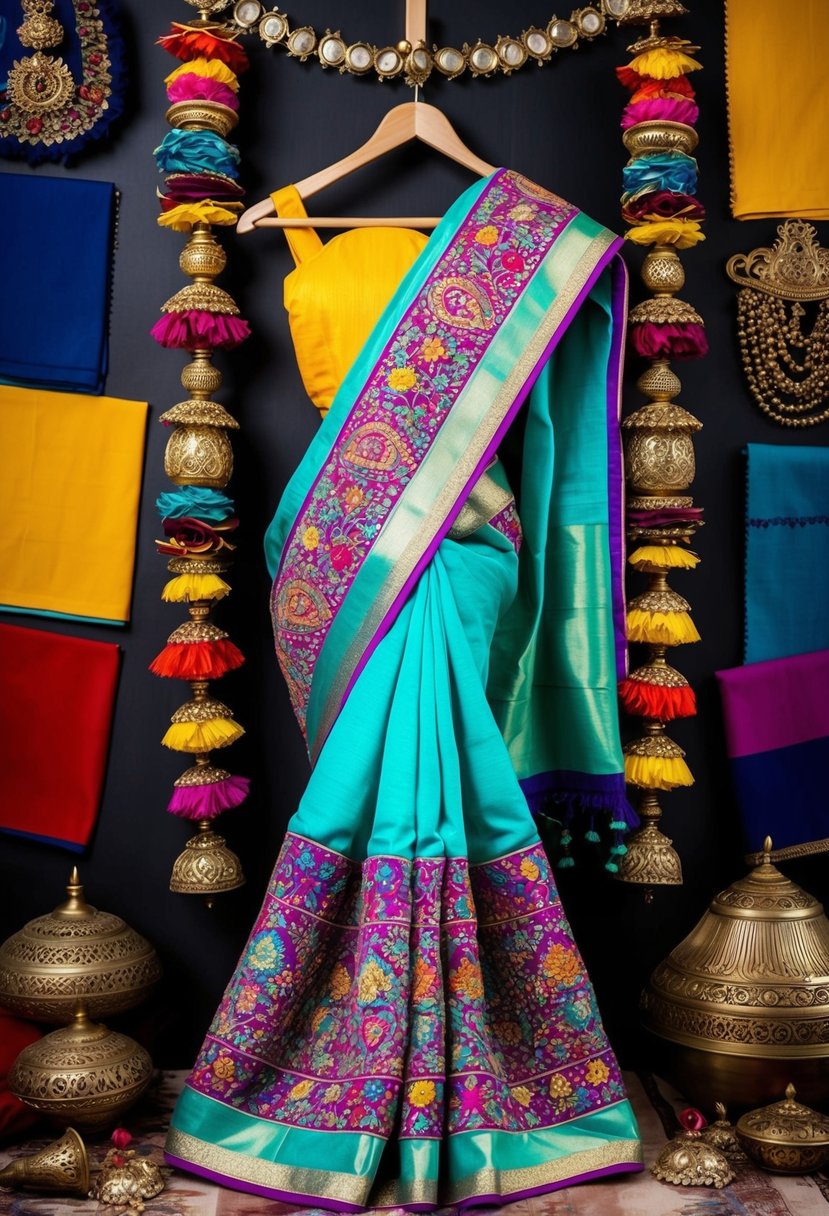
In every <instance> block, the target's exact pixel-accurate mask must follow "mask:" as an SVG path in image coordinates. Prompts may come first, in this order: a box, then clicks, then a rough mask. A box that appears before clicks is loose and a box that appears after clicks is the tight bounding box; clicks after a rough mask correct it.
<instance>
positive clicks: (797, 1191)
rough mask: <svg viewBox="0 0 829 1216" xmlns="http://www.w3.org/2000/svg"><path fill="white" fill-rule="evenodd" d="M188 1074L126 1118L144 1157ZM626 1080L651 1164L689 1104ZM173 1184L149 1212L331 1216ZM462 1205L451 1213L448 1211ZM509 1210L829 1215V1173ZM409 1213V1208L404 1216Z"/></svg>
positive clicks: (608, 1215) (64, 1207) (64, 1208)
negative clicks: (677, 1118)
mask: <svg viewBox="0 0 829 1216" xmlns="http://www.w3.org/2000/svg"><path fill="white" fill-rule="evenodd" d="M186 1075H187V1074H186V1072H184V1071H182V1072H164V1073H160V1074H159V1075H158V1076H157V1078H156V1082H155V1085H154V1086H153V1088H152V1089H151V1091H150V1092H149V1094H148V1095H147V1096H146V1097H145V1098H144V1100H143V1102H142V1104H141V1106H140V1107H139V1108H138V1109H137V1110H136V1111H135V1112H133V1113H132V1115H131V1117H129V1118H128V1119H126V1120H125V1124H126V1126H127V1127H128V1128H129V1129H130V1131H132V1133H133V1135H134V1137H135V1140H134V1143H133V1145H132V1147H133V1148H136V1149H137V1150H138V1151H139V1152H140V1153H144V1154H147V1155H148V1156H150V1157H152V1158H153V1159H154V1160H156V1161H158V1162H159V1163H161V1162H162V1159H163V1158H162V1146H163V1143H164V1136H165V1133H166V1129H167V1121H168V1119H169V1117H170V1112H171V1111H172V1108H173V1105H174V1103H175V1100H176V1097H177V1096H178V1093H179V1091H180V1089H181V1087H182V1085H183V1084H184V1078H185V1076H186ZM624 1079H625V1085H626V1087H627V1090H628V1093H629V1095H630V1099H631V1102H632V1103H633V1108H634V1110H635V1111H636V1116H637V1118H638V1120H639V1127H640V1129H641V1132H642V1139H643V1141H644V1147H645V1163H646V1165H650V1163H651V1162H652V1161H653V1160H654V1158H655V1157H656V1155H657V1153H658V1152H659V1150H660V1149H661V1148H662V1145H663V1144H664V1143H665V1139H666V1137H667V1136H668V1135H669V1134H670V1135H673V1133H674V1131H676V1129H677V1126H678V1124H677V1123H676V1115H675V1112H676V1111H678V1110H680V1109H681V1108H682V1105H683V1103H682V1100H681V1098H680V1097H679V1095H678V1094H676V1093H675V1092H674V1091H672V1090H671V1089H670V1088H669V1087H668V1086H667V1085H665V1084H664V1083H663V1082H662V1081H660V1082H659V1084H658V1086H657V1085H656V1083H655V1082H654V1081H653V1078H650V1077H647V1076H645V1077H642V1078H640V1077H638V1076H637V1075H636V1074H635V1073H625V1076H624ZM51 1138H52V1137H48V1136H47V1137H45V1138H41V1139H37V1140H30V1141H28V1142H26V1143H24V1144H21V1145H15V1146H13V1147H9V1146H6V1148H5V1151H2V1150H0V1167H1V1166H3V1165H5V1164H6V1163H7V1162H8V1161H10V1160H11V1159H12V1158H13V1157H22V1156H26V1155H27V1154H28V1153H32V1152H35V1151H36V1150H37V1149H38V1148H41V1147H42V1146H43V1145H45V1144H47V1143H48V1142H49V1140H50V1139H51ZM89 1148H90V1157H91V1159H92V1164H93V1167H94V1165H95V1163H96V1162H98V1161H100V1160H101V1158H102V1157H103V1155H104V1153H105V1152H106V1148H107V1144H106V1143H98V1142H94V1143H90V1145H89ZM165 1173H166V1174H167V1176H168V1183H167V1188H166V1190H165V1191H163V1192H162V1194H161V1195H159V1196H157V1197H156V1198H155V1199H151V1200H149V1201H148V1202H147V1205H146V1212H147V1216H293V1213H297V1214H298V1216H330V1213H323V1212H322V1211H321V1210H320V1209H318V1208H296V1207H295V1206H293V1205H291V1204H286V1203H276V1202H275V1201H274V1200H271V1199H263V1198H259V1197H258V1196H256V1195H245V1194H240V1193H239V1192H237V1191H228V1190H223V1189H222V1188H221V1187H218V1186H214V1185H212V1184H211V1183H209V1182H202V1181H200V1180H199V1179H198V1178H194V1177H190V1176H188V1175H186V1174H180V1173H171V1172H170V1171H169V1170H167V1169H166V1167H165ZM451 1210H452V1209H446V1214H443V1213H438V1214H437V1216H448V1213H449V1212H451ZM112 1211H113V1209H111V1208H103V1207H101V1206H100V1205H99V1204H97V1203H96V1202H94V1201H92V1200H89V1199H86V1200H84V1199H69V1198H66V1199H64V1198H61V1197H59V1196H53V1195H37V1194H34V1193H24V1192H22V1191H18V1192H11V1191H3V1190H0V1216H75V1214H78V1213H90V1214H91V1213H93V1212H94V1213H96V1216H104V1214H105V1213H111V1212H112ZM496 1211H497V1212H498V1213H503V1216H829V1172H826V1173H821V1174H815V1175H808V1176H805V1177H800V1178H786V1177H782V1176H776V1175H773V1174H765V1173H763V1172H762V1171H761V1170H758V1169H756V1168H755V1167H754V1166H752V1165H750V1164H746V1165H744V1166H742V1167H741V1168H739V1169H738V1172H737V1177H736V1178H735V1180H734V1181H733V1182H732V1183H731V1185H730V1186H728V1187H725V1189H724V1190H721V1191H717V1190H714V1189H713V1188H708V1187H696V1188H692V1189H685V1188H683V1187H672V1186H666V1185H664V1184H663V1183H660V1182H657V1181H656V1180H655V1179H654V1178H653V1177H652V1176H651V1175H650V1173H648V1172H647V1170H646V1171H645V1172H644V1173H642V1174H634V1175H629V1176H627V1177H625V1178H617V1179H608V1180H606V1181H598V1182H591V1183H589V1184H586V1185H582V1186H577V1187H571V1188H570V1189H569V1190H564V1191H553V1192H552V1193H550V1194H548V1195H541V1196H539V1197H538V1198H535V1199H522V1200H521V1201H520V1202H518V1203H512V1204H508V1205H506V1206H505V1207H503V1208H500V1209H489V1212H490V1213H491V1214H492V1213H494V1212H496ZM400 1216H402V1213H401V1214H400Z"/></svg>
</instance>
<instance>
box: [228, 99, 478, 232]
mask: <svg viewBox="0 0 829 1216" xmlns="http://www.w3.org/2000/svg"><path fill="white" fill-rule="evenodd" d="M412 139H418V140H420V142H421V143H424V144H428V145H429V147H430V148H434V149H435V151H436V152H441V153H442V154H443V155H444V156H448V157H449V159H450V160H454V161H457V163H458V164H460V165H464V166H465V167H466V168H467V169H471V171H472V172H473V173H476V174H477V175H478V176H479V177H488V176H489V174H490V173H494V172H495V166H494V165H489V164H487V162H486V161H485V160H481V158H480V157H479V156H476V155H475V153H474V152H473V151H472V150H471V149H470V148H468V147H467V146H466V144H465V143H463V141H462V140H461V138H460V136H459V135H458V133H457V131H456V130H455V128H454V127H453V126H452V124H451V122H450V121H449V119H448V118H447V117H446V115H445V114H444V113H443V112H442V111H441V110H438V109H437V107H436V106H431V105H427V104H426V102H425V101H406V102H403V104H402V105H399V106H395V107H394V109H393V110H389V112H388V114H386V116H385V117H384V118H383V120H382V122H381V123H380V125H379V127H378V128H377V130H376V131H375V132H374V134H373V135H372V136H371V137H370V138H369V139H368V140H366V142H365V143H364V144H362V145H361V146H360V147H359V148H357V149H356V150H355V151H354V152H351V153H350V154H349V155H348V156H344V157H343V158H342V160H338V161H335V162H334V164H333V165H328V167H327V168H325V169H320V170H319V171H318V172H317V173H312V174H311V176H310V177H306V178H303V180H302V181H300V182H296V183H295V187H296V190H297V193H298V194H299V196H300V198H301V199H303V200H304V199H307V198H310V197H311V196H312V195H313V194H317V193H318V191H320V190H324V189H325V188H326V186H331V185H333V184H334V182H337V181H340V180H341V179H342V178H344V177H348V175H349V174H350V173H354V172H356V171H357V169H362V168H363V167H364V166H365V165H369V164H371V162H372V161H375V160H378V159H379V158H380V157H381V156H385V155H386V153H387V152H391V151H392V150H393V149H394V148H400V147H402V145H403V144H407V143H409V141H410V140H412ZM438 223H439V218H438V217H436V216H423V215H420V216H393V217H380V216H367V215H364V216H308V217H306V218H303V217H300V218H297V219H281V218H277V217H276V215H275V214H274V205H273V200H272V199H270V198H266V199H263V200H262V202H261V203H254V205H253V206H252V207H248V208H247V210H246V211H243V212H242V214H241V215H240V216H239V222H238V224H237V225H236V231H237V232H238V233H240V234H244V233H246V232H251V231H252V230H253V229H254V228H311V227H312V228H374V227H384V228H434V227H436V226H437V224H438Z"/></svg>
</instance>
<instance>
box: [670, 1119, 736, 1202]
mask: <svg viewBox="0 0 829 1216" xmlns="http://www.w3.org/2000/svg"><path fill="white" fill-rule="evenodd" d="M679 1121H680V1123H681V1124H682V1127H683V1130H682V1131H681V1132H678V1133H677V1135H676V1136H674V1138H673V1139H672V1140H669V1141H668V1143H667V1144H666V1145H665V1147H664V1148H663V1149H662V1152H661V1153H660V1154H659V1156H658V1157H657V1158H656V1160H655V1161H654V1162H653V1164H652V1165H651V1167H650V1169H651V1173H652V1174H653V1176H654V1178H658V1179H659V1181H660V1182H669V1183H671V1185H672V1186H714V1187H716V1188H717V1189H718V1190H720V1189H721V1188H722V1187H724V1186H728V1184H729V1182H731V1181H732V1179H733V1178H734V1170H733V1169H732V1167H731V1165H730V1164H729V1161H728V1159H727V1157H726V1156H725V1155H724V1154H723V1153H721V1152H720V1150H719V1149H718V1148H716V1147H715V1145H713V1144H711V1142H710V1141H709V1140H707V1139H706V1138H705V1136H704V1135H703V1128H704V1127H705V1119H704V1118H703V1117H702V1115H701V1114H700V1112H699V1111H698V1110H693V1109H689V1110H684V1111H683V1112H682V1113H681V1115H680V1116H679Z"/></svg>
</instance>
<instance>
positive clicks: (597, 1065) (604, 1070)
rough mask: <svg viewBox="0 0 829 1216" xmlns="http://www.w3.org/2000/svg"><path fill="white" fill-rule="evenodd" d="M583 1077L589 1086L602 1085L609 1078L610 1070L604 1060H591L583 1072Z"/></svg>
mask: <svg viewBox="0 0 829 1216" xmlns="http://www.w3.org/2000/svg"><path fill="white" fill-rule="evenodd" d="M584 1075H585V1078H586V1079H587V1080H588V1081H589V1082H590V1084H591V1085H603V1084H604V1082H605V1081H606V1080H607V1078H608V1077H609V1076H610V1069H609V1068H608V1067H607V1065H606V1064H605V1062H604V1060H591V1061H590V1063H589V1064H588V1065H587V1068H586V1069H585V1070H584Z"/></svg>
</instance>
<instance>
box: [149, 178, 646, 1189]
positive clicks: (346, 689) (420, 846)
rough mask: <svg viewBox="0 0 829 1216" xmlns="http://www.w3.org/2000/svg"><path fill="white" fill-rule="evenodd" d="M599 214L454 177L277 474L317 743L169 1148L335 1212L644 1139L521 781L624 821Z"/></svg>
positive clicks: (277, 523) (615, 1150)
mask: <svg viewBox="0 0 829 1216" xmlns="http://www.w3.org/2000/svg"><path fill="white" fill-rule="evenodd" d="M619 244H620V242H619V241H618V239H617V238H615V237H614V236H613V235H612V234H611V233H609V232H607V231H606V230H605V229H603V228H601V227H600V226H599V225H597V224H595V223H594V222H593V221H592V220H590V219H588V218H587V217H585V216H583V215H582V214H581V213H579V212H578V211H577V210H575V209H574V208H572V207H571V206H569V204H567V203H564V202H563V201H562V200H561V199H559V198H556V197H555V196H554V195H551V194H550V193H548V192H547V191H546V190H543V189H541V188H540V187H538V186H535V185H534V184H532V183H531V182H528V181H527V180H526V179H525V178H523V177H521V176H520V175H518V174H515V173H512V172H509V171H506V170H499V171H498V172H497V173H496V174H494V175H493V176H492V177H491V178H489V179H487V180H486V181H482V182H480V183H477V184H476V185H475V186H473V187H472V188H471V189H470V190H469V191H467V192H466V193H465V194H464V195H463V196H462V197H461V198H460V199H459V200H458V202H457V203H456V204H455V205H454V206H453V207H452V208H451V210H450V211H449V213H448V214H447V216H446V217H445V218H444V220H443V221H442V222H441V224H440V226H439V227H438V228H437V229H436V231H435V233H434V234H433V236H432V238H431V239H430V240H429V242H428V244H427V245H426V247H425V248H424V250H423V252H422V253H421V254H420V255H419V257H418V258H417V260H416V262H415V264H414V266H413V267H412V269H411V271H410V272H409V274H408V275H407V276H406V278H405V279H404V281H403V282H402V284H401V285H400V287H399V289H398V291H397V293H396V294H395V296H394V298H393V299H392V301H391V302H390V304H389V305H388V307H387V308H386V310H385V312H384V313H383V315H382V317H381V318H380V320H379V321H378V323H377V325H376V326H375V328H374V331H373V333H372V334H371V336H370V338H369V340H368V342H367V343H366V345H365V347H364V348H363V350H362V352H361V354H360V356H359V357H358V359H357V361H356V362H355V364H354V366H353V367H352V368H351V370H350V372H349V373H348V375H347V376H346V378H345V381H344V382H343V384H342V385H341V387H340V390H339V392H338V394H337V397H336V399H335V401H334V403H333V406H332V408H331V410H330V413H329V414H328V416H327V418H326V419H325V421H324V422H323V425H322V427H321V428H320V431H319V432H318V434H317V436H316V437H315V439H314V441H313V442H312V444H311V446H310V448H309V450H308V452H307V454H306V456H305V458H304V459H303V461H302V462H301V464H300V466H299V468H298V470H297V472H296V473H295V475H294V476H293V478H292V479H291V481H290V483H289V485H288V487H287V489H286V490H285V493H284V495H283V498H282V501H281V503H280V505H279V508H278V510H277V513H276V516H275V519H274V522H273V524H272V526H271V529H270V531H269V533H268V537H267V543H266V549H267V554H268V559H269V564H270V568H271V573H272V574H273V576H274V585H273V594H272V601H271V602H272V612H273V620H274V630H275V638H276V652H277V657H278V660H279V663H280V667H281V669H282V672H283V675H284V677H285V679H286V682H287V685H288V689H289V692H290V695H291V699H292V703H293V706H294V709H295V712H296V716H297V718H298V720H299V723H300V725H301V727H302V729H303V731H304V734H305V737H306V740H307V744H308V750H309V754H310V756H311V760H312V764H313V771H312V774H311V778H310V781H309V784H308V787H307V790H306V792H305V794H304V796H303V798H302V801H301V803H300V805H299V808H298V810H297V812H296V814H295V815H294V816H293V818H292V820H291V822H290V824H289V828H288V834H287V836H286V839H285V843H284V845H283V848H282V850H281V853H280V856H279V858H278V860H277V863H276V868H275V870H274V874H273V877H272V880H271V883H270V885H269V888H268V891H267V894H266V896H265V901H264V904H263V907H262V910H261V912H260V915H259V918H258V920H257V922H256V924H255V925H254V928H253V931H252V933H251V936H250V938H249V940H248V943H247V945H246V947H245V949H244V951H243V954H242V957H241V959H240V962H239V965H238V968H237V970H236V972H235V974H234V976H233V978H232V979H231V982H230V984H229V986H228V988H227V991H226V993H225V996H224V999H223V1001H222V1004H221V1006H220V1008H219V1010H218V1012H217V1014H216V1017H215V1019H214V1021H213V1024H212V1025H211V1027H210V1030H209V1032H208V1035H207V1038H206V1040H205V1043H204V1045H203V1047H202V1050H201V1052H200V1054H199V1057H198V1059H197V1061H196V1064H195V1066H194V1069H193V1071H192V1073H191V1075H190V1077H189V1080H188V1083H187V1086H186V1088H185V1091H184V1093H183V1095H182V1097H181V1099H180V1101H179V1104H178V1106H177V1108H176V1111H175V1114H174V1117H173V1121H172V1126H171V1129H170V1133H169V1137H168V1142H167V1153H168V1160H169V1161H170V1162H171V1163H172V1164H174V1165H179V1166H181V1167H182V1168H184V1169H187V1170H190V1171H192V1172H195V1173H198V1174H201V1175H204V1176H206V1177H209V1178H213V1179H216V1180H218V1181H220V1182H222V1183H224V1184H226V1185H228V1186H231V1187H235V1188H238V1189H240V1190H247V1191H252V1192H256V1193H259V1194H265V1195H270V1196H273V1197H275V1198H279V1199H283V1200H286V1201H299V1202H302V1203H309V1204H313V1205H316V1206H322V1207H327V1208H331V1209H334V1210H347V1211H361V1210H363V1209H365V1208H369V1207H404V1208H408V1209H411V1210H430V1209H432V1208H434V1207H436V1206H438V1205H449V1204H453V1205H459V1206H464V1205H468V1204H474V1203H479V1204H492V1203H497V1202H502V1201H504V1200H506V1199H515V1198H518V1197H520V1196H526V1195H534V1194H539V1193H541V1192H543V1191H547V1190H551V1189H554V1188H556V1187H561V1186H566V1185H569V1184H571V1183H573V1182H576V1181H583V1180H587V1179H590V1178H596V1177H601V1176H602V1175H606V1174H612V1173H619V1172H625V1171H633V1170H638V1169H640V1168H641V1155H640V1149H639V1143H638V1137H637V1130H636V1124H635V1120H634V1118H633V1115H632V1112H631V1110H630V1107H629V1105H628V1102H627V1100H626V1098H625V1094H624V1090H623V1087H622V1082H621V1077H620V1074H619V1070H618V1066H617V1063H616V1060H615V1058H614V1056H613V1053H612V1051H611V1049H610V1046H609V1044H608V1042H607V1039H606V1036H605V1033H604V1030H603V1028H602V1024H601V1019H600V1015H599V1011H598V1009H597V1006H596V1001H595V997H594V994H593V990H592V987H591V985H590V981H589V978H588V976H587V974H586V971H585V968H584V964H583V961H582V959H581V956H580V954H579V952H578V949H577V947H576V945H575V943H574V941H573V936H572V932H571V930H570V927H569V925H568V923H567V920H566V918H565V916H564V913H563V910H562V908H561V904H560V902H559V899H558V896H557V894H556V889H555V884H554V881H553V878H552V875H551V872H550V867H549V863H548V861H547V858H546V856H545V853H544V850H543V849H542V847H541V844H540V841H539V838H538V833H537V831H536V829H535V826H534V821H533V816H532V812H531V808H532V809H544V808H546V809H547V811H548V812H549V813H550V814H552V815H553V816H555V817H556V818H558V819H559V820H560V821H562V822H563V823H564V824H565V825H569V824H571V823H573V822H575V819H576V817H577V816H579V815H580V814H582V813H583V814H584V815H585V816H586V818H585V826H586V827H588V830H590V831H591V832H592V831H593V830H594V829H595V827H596V826H597V823H598V818H597V820H596V823H594V822H593V818H594V817H599V816H604V817H605V818H606V819H607V820H608V822H609V826H610V829H611V831H612V832H614V833H616V834H617V835H618V834H620V833H621V832H622V831H624V829H625V828H626V826H627V824H628V823H629V814H630V812H628V811H627V809H626V803H625V799H624V783H623V777H622V769H623V765H622V755H621V748H620V744H619V738H618V722H617V716H616V712H617V711H616V682H617V677H618V675H619V674H620V672H621V670H622V669H623V665H624V638H623V609H622V596H621V578H622V565H621V562H622V552H621V547H622V526H621V525H622V521H621V509H622V506H621V456H620V450H619V434H618V370H619V362H620V356H621V345H622V334H623V324H624V308H625V279H624V272H623V268H622V266H621V262H620V259H619V258H618V257H617V256H616V252H617V249H618V246H619ZM565 339H566V340H565ZM567 830H569V828H568V829H567Z"/></svg>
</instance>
